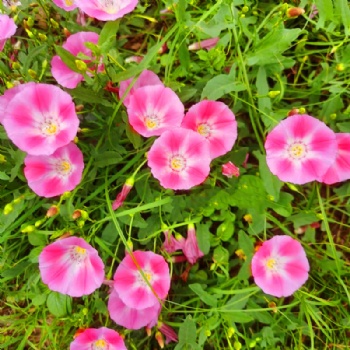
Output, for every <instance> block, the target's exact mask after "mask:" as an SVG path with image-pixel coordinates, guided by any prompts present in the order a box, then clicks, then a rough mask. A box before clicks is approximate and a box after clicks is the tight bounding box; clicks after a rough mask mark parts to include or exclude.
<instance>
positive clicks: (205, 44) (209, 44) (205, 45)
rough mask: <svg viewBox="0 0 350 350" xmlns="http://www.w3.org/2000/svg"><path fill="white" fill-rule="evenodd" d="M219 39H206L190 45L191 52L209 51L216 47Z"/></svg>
mask: <svg viewBox="0 0 350 350" xmlns="http://www.w3.org/2000/svg"><path fill="white" fill-rule="evenodd" d="M218 41H219V38H211V39H205V40H202V41H198V42H196V43H193V44H191V45H189V47H188V49H189V50H200V49H207V50H208V51H209V50H210V49H212V48H214V47H215V46H216V44H217V43H218Z"/></svg>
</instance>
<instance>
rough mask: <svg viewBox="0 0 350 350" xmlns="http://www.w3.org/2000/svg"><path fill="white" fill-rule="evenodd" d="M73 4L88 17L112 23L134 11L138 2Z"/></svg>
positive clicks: (77, 0) (105, 0)
mask: <svg viewBox="0 0 350 350" xmlns="http://www.w3.org/2000/svg"><path fill="white" fill-rule="evenodd" d="M75 3H76V5H77V6H78V7H79V8H80V9H81V10H82V11H83V12H85V13H86V14H87V15H89V16H90V17H93V18H96V19H98V20H100V21H114V20H116V19H118V18H121V17H123V16H124V15H126V14H127V13H129V12H131V11H132V10H134V8H135V7H136V5H137V3H138V0H122V1H121V0H89V1H86V0H75Z"/></svg>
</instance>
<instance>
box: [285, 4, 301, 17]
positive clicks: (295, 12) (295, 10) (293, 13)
mask: <svg viewBox="0 0 350 350" xmlns="http://www.w3.org/2000/svg"><path fill="white" fill-rule="evenodd" d="M304 13H305V10H304V9H302V8H301V7H291V8H289V9H288V10H287V17H288V18H292V17H298V16H300V15H303V14H304Z"/></svg>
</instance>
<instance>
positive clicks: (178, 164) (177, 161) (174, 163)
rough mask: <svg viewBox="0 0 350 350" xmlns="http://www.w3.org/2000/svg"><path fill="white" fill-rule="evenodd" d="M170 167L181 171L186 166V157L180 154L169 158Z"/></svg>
mask: <svg viewBox="0 0 350 350" xmlns="http://www.w3.org/2000/svg"><path fill="white" fill-rule="evenodd" d="M170 168H171V169H172V170H173V171H176V172H181V171H183V170H184V169H185V168H186V159H185V157H183V156H182V155H180V154H177V155H175V156H172V157H171V158H170Z"/></svg>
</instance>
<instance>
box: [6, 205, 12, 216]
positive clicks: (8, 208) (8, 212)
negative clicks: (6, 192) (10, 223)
mask: <svg viewBox="0 0 350 350" xmlns="http://www.w3.org/2000/svg"><path fill="white" fill-rule="evenodd" d="M12 211H13V205H12V203H7V204H6V205H5V208H4V215H8V214H10V213H11V212H12Z"/></svg>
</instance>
